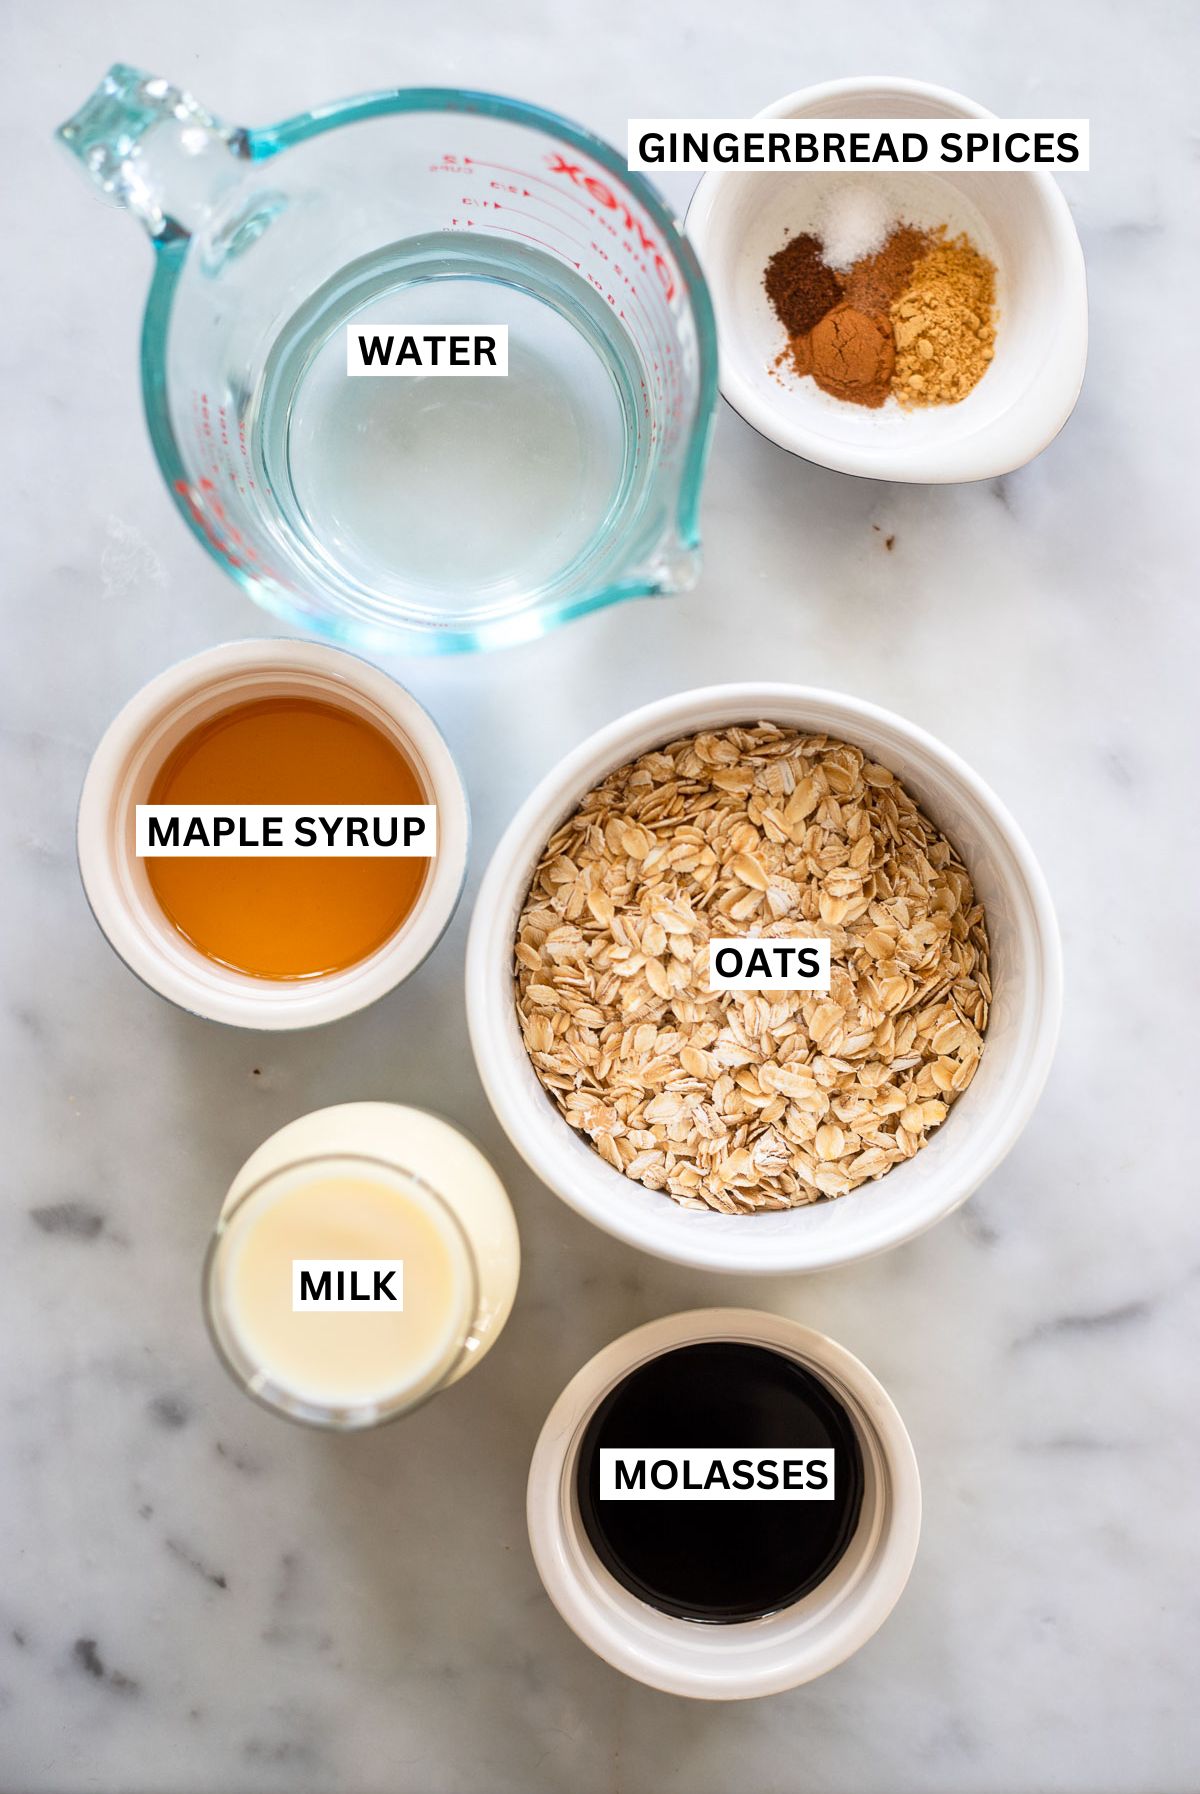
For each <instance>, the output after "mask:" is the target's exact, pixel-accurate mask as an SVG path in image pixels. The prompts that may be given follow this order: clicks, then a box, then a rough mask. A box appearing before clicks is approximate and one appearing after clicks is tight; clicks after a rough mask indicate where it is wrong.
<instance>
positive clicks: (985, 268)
mask: <svg viewBox="0 0 1200 1794" xmlns="http://www.w3.org/2000/svg"><path fill="white" fill-rule="evenodd" d="M995 311H996V270H995V268H994V267H993V266H992V263H991V262H990V261H989V260H988V259H987V257H986V256H984V255H981V254H980V253H979V251H978V250H977V249H975V248H973V247H972V245H971V243H970V241H969V240H968V239H967V238H966V237H965V236H961V237H955V238H953V239H950V238H947V237H944V236H943V237H941V238H939V239H937V240H935V242H934V244H933V246H932V247H931V248H930V249H929V250H928V252H927V253H926V254H925V255H923V256H922V257H921V259H920V260H919V261H918V262H917V264H916V266H915V267H914V269H913V271H912V274H911V276H910V278H909V281H908V284H907V285H906V286H905V288H904V290H903V292H901V293H900V295H899V296H898V297H897V298H896V299H895V300H894V302H893V304H892V307H891V314H890V315H891V321H892V330H893V332H894V334H895V339H896V364H895V368H894V371H893V374H892V391H893V393H894V394H895V396H896V398H897V399H898V400H899V402H900V404H901V405H904V406H906V407H914V406H918V405H952V404H954V403H955V402H956V401H957V400H959V399H965V398H966V396H967V394H968V393H969V392H970V391H971V389H972V388H973V387H974V386H975V385H976V384H977V383H978V382H979V381H980V380H981V379H982V378H983V376H984V374H985V373H986V372H987V369H988V365H989V363H990V362H991V360H992V357H993V355H994V354H995V342H996V325H995Z"/></svg>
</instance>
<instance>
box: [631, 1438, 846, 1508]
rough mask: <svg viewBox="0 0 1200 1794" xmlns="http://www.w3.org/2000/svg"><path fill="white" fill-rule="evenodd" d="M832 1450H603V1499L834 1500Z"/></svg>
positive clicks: (783, 1448)
mask: <svg viewBox="0 0 1200 1794" xmlns="http://www.w3.org/2000/svg"><path fill="white" fill-rule="evenodd" d="M834 1455H835V1454H834V1452H833V1450H832V1448H830V1449H828V1450H810V1449H809V1448H808V1447H806V1446H802V1445H798V1446H774V1447H772V1448H771V1449H770V1450H768V1451H746V1450H739V1449H738V1448H737V1447H736V1446H726V1447H724V1448H723V1449H720V1450H715V1451H714V1450H711V1449H710V1448H709V1447H707V1446H705V1447H703V1448H697V1447H688V1448H687V1449H686V1450H685V1449H676V1450H674V1451H650V1450H646V1449H643V1448H641V1447H636V1448H634V1449H631V1450H628V1451H627V1450H622V1449H619V1448H616V1447H609V1446H601V1448H600V1499H601V1501H832V1500H833V1498H834V1487H833V1460H834Z"/></svg>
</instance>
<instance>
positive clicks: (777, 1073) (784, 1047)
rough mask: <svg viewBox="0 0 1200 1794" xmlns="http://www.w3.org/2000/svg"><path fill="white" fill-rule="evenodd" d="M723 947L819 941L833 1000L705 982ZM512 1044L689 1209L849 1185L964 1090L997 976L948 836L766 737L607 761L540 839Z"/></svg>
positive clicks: (847, 750) (581, 1120) (792, 1199)
mask: <svg viewBox="0 0 1200 1794" xmlns="http://www.w3.org/2000/svg"><path fill="white" fill-rule="evenodd" d="M735 933H743V934H751V933H752V934H760V935H763V936H767V937H769V936H772V935H780V936H786V937H788V938H795V937H799V936H803V935H806V934H807V935H811V936H815V937H827V938H828V939H829V940H830V942H831V959H832V967H833V970H832V979H831V987H830V990H829V992H828V993H817V992H812V991H795V992H776V991H727V990H726V991H717V992H710V991H709V989H708V949H709V941H710V939H712V938H714V937H720V936H722V935H729V934H735ZM514 961H515V964H514V971H515V981H516V1004H517V1014H518V1017H519V1020H520V1025H521V1030H522V1034H523V1036H524V1041H525V1046H526V1050H527V1051H528V1053H529V1057H530V1060H531V1061H532V1063H533V1066H534V1068H535V1070H536V1072H537V1075H538V1077H539V1079H540V1080H541V1082H542V1084H543V1085H544V1086H545V1088H546V1090H547V1091H548V1092H549V1093H550V1095H551V1096H552V1097H553V1099H554V1101H555V1102H556V1103H557V1105H558V1107H559V1108H560V1109H561V1111H562V1113H563V1115H564V1116H565V1118H566V1120H567V1121H568V1122H569V1123H570V1125H571V1126H572V1127H573V1128H576V1129H577V1130H578V1131H579V1132H580V1133H582V1134H584V1135H585V1136H586V1137H587V1139H588V1140H590V1141H591V1143H592V1145H593V1146H594V1147H595V1149H596V1151H597V1152H599V1153H600V1154H601V1156H602V1157H603V1158H604V1159H605V1160H606V1161H607V1163H608V1164H610V1165H612V1166H613V1167H614V1168H615V1169H616V1170H618V1171H621V1172H623V1173H624V1175H625V1176H626V1177H630V1178H633V1179H635V1180H636V1181H637V1182H639V1183H641V1184H643V1185H645V1187H646V1188H647V1189H650V1190H663V1191H665V1192H666V1193H667V1194H668V1195H669V1196H671V1197H673V1198H674V1199H675V1201H676V1202H678V1203H680V1204H682V1205H683V1206H684V1207H685V1208H693V1209H706V1208H707V1209H716V1210H718V1211H720V1212H722V1213H725V1214H751V1213H754V1212H755V1211H757V1210H763V1209H784V1208H793V1207H796V1206H798V1205H800V1204H803V1203H810V1202H816V1201H818V1200H820V1199H821V1198H822V1197H836V1196H842V1195H845V1194H846V1193H847V1192H848V1191H850V1190H853V1189H855V1188H857V1187H858V1185H860V1184H862V1183H865V1182H867V1181H869V1180H873V1179H876V1178H879V1177H882V1176H883V1175H884V1174H885V1173H886V1172H887V1171H888V1170H890V1169H891V1167H892V1166H893V1165H895V1164H898V1163H900V1161H901V1160H903V1159H908V1158H912V1157H913V1155H914V1154H915V1153H917V1152H918V1151H919V1150H920V1148H921V1147H922V1146H923V1145H924V1144H925V1142H926V1140H927V1139H928V1137H929V1134H930V1133H931V1131H932V1130H933V1129H935V1128H937V1127H939V1126H940V1125H941V1123H942V1122H943V1121H944V1120H945V1118H946V1115H947V1113H948V1110H949V1107H950V1106H951V1105H952V1104H953V1103H954V1101H955V1100H956V1098H957V1097H958V1096H960V1095H961V1093H962V1092H963V1091H964V1090H965V1089H966V1087H967V1085H968V1084H969V1083H970V1081H971V1079H972V1077H973V1076H974V1074H975V1070H976V1067H977V1066H978V1063H979V1058H980V1055H981V1053H982V1051H983V1035H984V1031H985V1029H986V1026H987V1016H988V1005H989V1003H990V1001H991V984H990V981H989V977H988V939H987V929H986V925H985V921H984V915H983V910H982V907H981V906H980V905H979V903H978V902H977V901H976V898H975V893H974V890H973V888H972V885H971V880H970V877H969V876H968V874H967V871H966V868H965V867H964V866H963V864H962V862H961V860H960V859H959V858H958V855H957V854H956V853H955V851H954V848H953V847H952V846H951V844H950V843H949V841H947V840H946V838H945V837H944V836H943V835H942V834H940V833H939V831H938V830H937V829H936V828H935V827H934V825H933V823H932V822H930V821H929V819H928V817H926V816H924V815H923V814H922V812H921V811H920V810H919V809H918V807H917V805H916V804H915V803H914V802H913V800H912V798H911V797H910V796H909V795H908V793H907V792H906V791H905V789H904V787H903V786H902V785H901V783H900V782H899V780H898V779H897V778H895V777H894V775H893V774H892V773H891V772H889V771H888V769H887V768H886V767H884V766H880V765H877V764H875V763H874V762H873V761H871V760H868V759H867V758H866V757H865V755H864V754H863V753H862V752H861V751H860V750H859V749H858V748H855V747H851V746H850V745H849V744H848V743H846V742H842V741H837V740H835V739H833V738H831V737H829V736H825V735H803V734H800V733H799V732H797V731H796V730H793V729H785V728H776V727H774V726H773V725H771V724H768V723H760V724H758V725H757V726H754V727H749V726H747V727H741V728H730V729H722V730H719V731H712V732H703V733H701V734H698V735H691V736H687V737H685V738H684V739H682V740H679V741H674V742H671V743H670V744H669V745H668V746H666V747H663V748H659V749H656V750H655V751H653V752H652V753H648V754H643V755H642V756H641V758H640V759H638V760H636V761H633V762H632V763H630V764H629V765H627V766H622V767H620V768H619V769H618V770H617V771H616V772H613V773H610V774H609V776H608V777H607V778H606V779H605V780H604V781H603V782H602V783H601V784H600V785H598V786H597V787H596V788H595V790H593V791H591V792H589V793H588V795H587V797H585V798H584V800H583V802H582V804H581V805H580V806H579V808H578V810H577V811H576V812H575V814H574V815H573V816H572V817H571V818H570V819H569V820H568V821H567V822H565V823H564V824H563V825H562V827H561V828H559V829H558V830H557V831H556V832H555V834H554V836H553V837H552V839H551V840H550V841H549V842H548V843H547V845H546V849H545V852H544V853H543V855H542V858H541V860H540V861H539V863H538V866H537V869H536V871H535V872H534V875H533V880H532V883H531V885H530V889H529V893H528V896H527V897H526V899H525V903H524V906H523V908H522V911H521V916H520V921H519V924H518V929H517V940H516V945H515V954H514Z"/></svg>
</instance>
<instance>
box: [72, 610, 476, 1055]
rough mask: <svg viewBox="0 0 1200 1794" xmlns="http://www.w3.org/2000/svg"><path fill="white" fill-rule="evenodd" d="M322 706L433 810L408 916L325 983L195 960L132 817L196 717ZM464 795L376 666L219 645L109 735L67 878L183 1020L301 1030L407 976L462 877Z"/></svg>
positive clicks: (153, 688)
mask: <svg viewBox="0 0 1200 1794" xmlns="http://www.w3.org/2000/svg"><path fill="white" fill-rule="evenodd" d="M300 693H302V694H304V695H305V696H307V697H313V698H324V699H327V700H331V701H334V702H336V703H338V704H340V705H342V706H343V707H344V708H346V709H349V710H353V711H356V712H358V713H359V714H360V715H362V716H365V717H367V718H368V719H369V720H370V721H372V722H373V723H375V724H376V725H377V726H378V727H380V728H382V729H383V730H384V731H385V732H386V733H387V734H389V735H390V736H392V737H393V739H394V740H396V741H397V742H398V744H399V745H400V747H401V748H402V749H404V751H405V752H406V753H407V755H408V756H409V758H410V759H411V761H412V763H413V766H414V768H415V769H416V770H417V772H418V774H419V775H420V776H423V777H424V778H426V779H427V781H428V785H429V789H428V790H427V791H426V792H425V794H424V801H425V802H427V803H435V804H436V805H437V810H438V843H437V846H438V851H437V854H436V856H435V858H434V862H433V865H432V867H431V868H430V870H429V873H428V874H427V876H426V879H425V882H424V884H423V886H422V888H421V893H420V896H419V898H418V900H417V903H416V906H415V908H414V909H413V911H412V912H411V914H410V915H409V916H408V918H407V920H406V921H405V922H404V925H403V926H402V927H401V928H400V929H399V931H398V932H397V933H396V934H395V935H393V937H392V938H391V940H389V941H387V942H385V943H384V945H383V946H382V947H380V948H379V949H378V951H377V952H375V953H372V954H370V955H369V956H368V958H366V959H364V960H361V961H360V962H359V963H358V964H357V965H353V966H349V967H348V968H347V969H346V970H345V971H343V972H336V973H333V974H331V975H330V976H328V977H323V978H312V979H303V980H297V981H296V982H287V981H280V980H274V979H267V978H252V977H249V976H247V975H246V974H245V973H243V972H235V971H232V970H230V969H229V968H228V967H225V966H220V965H217V964H216V963H215V962H214V961H213V960H211V959H207V958H206V957H205V956H204V954H202V953H200V952H198V951H197V950H196V948H194V947H193V946H192V945H191V944H190V942H188V941H187V940H185V939H184V937H183V936H182V935H181V934H180V933H179V931H178V930H177V929H176V928H175V927H174V926H173V925H172V923H171V922H170V921H169V920H168V919H167V917H166V916H165V915H164V914H163V912H162V910H161V909H160V908H159V906H158V903H157V902H156V900H155V897H154V893H153V891H152V889H151V887H150V881H149V879H148V878H147V876H146V868H145V864H144V862H143V861H142V860H139V859H138V858H137V856H136V854H135V852H134V812H135V809H136V806H137V805H138V804H139V803H145V802H146V801H147V799H148V797H149V793H150V788H151V786H152V784H153V782H154V778H155V775H156V773H157V772H158V769H159V767H160V766H161V765H162V763H163V761H164V760H165V758H166V756H167V755H168V754H169V753H170V752H171V750H172V748H174V747H175V746H176V744H177V743H178V742H179V741H181V740H182V738H183V737H184V736H185V735H187V734H188V733H189V731H190V730H192V729H194V728H195V727H196V726H197V725H198V724H199V723H202V722H203V721H204V720H205V718H206V717H209V716H213V715H215V714H216V712H217V711H220V710H224V709H227V708H228V707H229V706H230V705H231V704H234V703H238V702H247V701H250V700H253V699H258V698H271V697H280V696H284V695H288V696H292V695H296V694H300ZM468 837H469V823H468V813H467V798H466V792H465V791H464V789H463V783H462V779H461V778H460V776H459V772H458V768H457V766H456V765H455V764H454V759H453V756H452V755H451V753H450V750H449V748H448V747H447V746H446V743H445V741H444V740H443V738H442V735H441V732H440V730H439V729H438V727H437V724H436V723H435V722H434V721H433V719H432V717H430V716H429V714H428V713H427V712H426V711H425V710H423V709H422V708H421V706H420V705H419V704H418V703H417V701H416V699H415V698H414V697H412V696H411V695H410V694H409V693H408V692H407V691H405V689H404V687H403V686H402V685H397V683H396V681H395V680H394V679H390V678H389V677H388V675H387V674H386V673H383V672H380V670H379V668H378V667H374V666H371V665H370V664H369V663H368V662H367V661H365V660H360V659H359V658H358V656H357V655H354V654H347V653H345V652H344V651H343V650H341V649H339V648H326V647H322V646H320V645H319V644H317V643H314V642H294V641H248V642H229V643H226V644H225V645H224V646H222V647H219V648H209V649H207V650H206V651H205V652H204V653H203V654H196V655H193V657H192V658H191V659H190V660H184V661H181V662H180V663H179V665H178V666H173V667H169V668H168V669H167V671H166V672H165V673H160V674H159V675H158V677H157V678H156V679H152V680H151V681H150V683H149V685H144V686H143V687H142V689H141V691H139V692H138V693H137V694H136V695H135V696H134V697H132V698H131V699H130V700H129V702H128V704H126V706H125V708H124V709H123V710H122V711H121V712H120V714H119V715H118V716H116V717H115V718H114V720H113V721H112V723H110V725H109V727H108V729H107V730H106V731H105V734H104V736H103V738H102V740H101V742H100V745H99V747H98V748H97V749H96V752H95V753H94V755H93V756H92V762H91V765H90V766H89V767H88V771H87V777H86V778H85V780H84V784H83V793H82V796H81V797H80V800H79V823H78V835H77V839H78V850H79V870H80V875H81V876H82V879H83V888H84V891H85V892H86V894H87V899H88V902H89V903H90V904H91V906H92V912H93V914H94V915H95V917H96V920H97V922H98V923H99V924H100V927H101V928H102V929H103V930H104V933H105V934H106V935H107V936H108V939H109V942H110V944H111V945H112V946H113V947H114V948H115V950H116V952H117V953H118V954H119V955H120V956H121V958H122V959H123V960H124V961H125V964H126V965H127V966H128V967H129V969H130V971H132V972H136V973H137V975H138V977H139V978H141V979H142V981H143V982H144V983H146V984H148V985H149V986H150V988H151V989H152V990H156V991H158V992H159V993H160V995H162V996H164V997H168V998H169V999H170V1000H171V1002H173V1003H178V1004H179V1006H180V1008H182V1009H187V1010H190V1011H191V1013H192V1014H193V1015H201V1016H205V1017H206V1018H207V1019H209V1020H210V1021H217V1022H229V1023H232V1024H233V1025H235V1026H237V1027H242V1028H264V1029H282V1028H310V1027H313V1026H315V1025H316V1024H317V1023H320V1022H331V1021H336V1020H337V1019H338V1018H339V1017H341V1016H346V1015H352V1014H353V1013H354V1011H355V1010H357V1009H363V1008H365V1007H366V1006H367V1004H368V1003H373V1002H375V1000H376V998H378V997H381V996H383V995H384V993H385V992H386V991H389V990H391V989H393V988H394V986H395V985H397V984H399V983H401V982H402V980H403V979H405V978H407V977H408V976H409V974H410V973H412V972H414V971H415V970H416V969H417V967H418V966H419V965H420V964H421V961H422V960H423V959H425V958H426V956H427V955H428V954H429V953H430V952H432V950H433V948H434V947H435V946H436V945H437V942H438V941H439V939H440V938H441V935H442V933H443V931H444V930H445V928H446V926H447V924H448V923H449V921H450V918H451V916H452V915H453V914H454V910H455V908H456V906H457V903H458V899H459V897H460V896H461V894H462V887H463V880H464V878H465V876H466V867H467V845H468Z"/></svg>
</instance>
